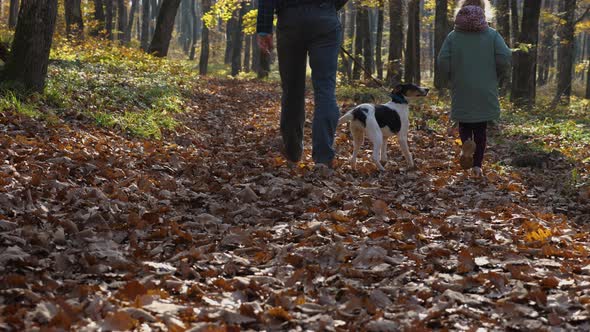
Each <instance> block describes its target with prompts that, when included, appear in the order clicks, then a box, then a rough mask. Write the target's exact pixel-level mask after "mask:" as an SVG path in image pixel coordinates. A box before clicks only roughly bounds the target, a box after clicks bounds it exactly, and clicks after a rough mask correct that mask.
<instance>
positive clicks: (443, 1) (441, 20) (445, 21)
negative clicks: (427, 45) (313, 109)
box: [434, 0, 449, 91]
mask: <svg viewBox="0 0 590 332" xmlns="http://www.w3.org/2000/svg"><path fill="white" fill-rule="evenodd" d="M448 29H449V18H448V0H436V10H435V17H434V58H435V59H436V58H437V57H438V53H439V52H440V49H441V48H442V44H443V42H444V41H445V38H446V37H447V34H448V33H449V30H448ZM443 85H444V82H442V80H441V76H440V73H439V72H438V65H437V63H436V61H434V86H435V87H436V88H437V89H438V90H439V91H442V90H443V89H444V86H443Z"/></svg>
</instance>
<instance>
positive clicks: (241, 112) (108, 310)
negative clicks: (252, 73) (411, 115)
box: [0, 79, 590, 331]
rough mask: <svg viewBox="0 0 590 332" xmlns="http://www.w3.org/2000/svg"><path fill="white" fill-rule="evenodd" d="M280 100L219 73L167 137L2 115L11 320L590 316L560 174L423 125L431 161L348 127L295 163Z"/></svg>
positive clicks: (204, 322) (67, 323) (183, 322)
mask: <svg viewBox="0 0 590 332" xmlns="http://www.w3.org/2000/svg"><path fill="white" fill-rule="evenodd" d="M279 100H280V94H279V91H278V89H277V87H276V85H273V84H270V83H260V82H243V81H228V80H215V79H209V80H204V82H203V84H202V86H201V88H200V91H198V92H197V96H196V97H195V99H194V103H193V104H192V105H190V106H189V110H188V111H187V112H186V113H183V114H180V115H179V116H178V119H179V120H180V121H182V123H183V126H182V128H180V129H179V131H178V133H166V134H165V135H164V137H165V138H164V139H163V140H162V141H149V140H141V139H133V138H129V137H127V136H124V135H120V134H118V133H117V132H113V131H109V130H104V129H97V128H96V127H94V126H91V125H88V124H87V123H86V122H85V121H78V120H76V119H74V120H72V121H68V122H63V121H60V122H58V123H56V124H47V123H40V122H36V121H33V120H28V119H25V118H15V117H14V116H3V117H0V156H2V158H3V160H5V162H4V163H3V165H1V167H0V184H1V185H2V187H0V246H1V248H2V251H1V252H0V263H1V264H0V266H1V267H0V272H1V274H0V312H2V315H1V316H0V317H1V319H0V328H6V329H10V328H12V327H16V329H20V330H26V329H31V328H32V327H33V326H38V325H41V326H55V327H63V328H70V329H73V330H77V331H85V330H88V331H93V330H99V329H100V328H102V329H103V330H127V329H132V328H142V329H143V330H148V328H156V329H157V328H163V329H166V328H167V329H168V330H171V331H182V330H184V329H188V328H193V331H226V330H237V329H236V328H235V327H238V326H239V327H240V328H241V329H243V330H248V329H251V330H289V329H291V328H293V329H294V330H297V329H303V330H311V331H319V330H327V331H331V330H341V331H355V330H369V331H396V330H412V331H416V330H428V329H438V328H442V327H449V328H452V329H457V330H469V329H472V328H477V327H483V328H488V329H490V330H495V329H497V330H505V329H508V328H512V329H516V330H539V329H548V328H550V327H551V326H559V327H562V328H564V329H567V330H576V329H577V330H581V331H582V330H588V329H590V314H589V311H588V309H589V308H588V306H589V304H590V291H589V289H590V260H589V259H588V251H587V250H588V244H589V238H588V237H589V235H588V234H589V233H588V230H589V229H588V228H589V226H588V225H578V224H576V223H572V222H568V220H567V218H566V217H565V216H563V215H558V214H554V213H552V212H551V211H553V209H552V208H551V207H550V206H544V204H545V203H544V202H545V201H544V200H542V199H538V198H537V194H536V193H535V192H534V191H535V190H540V189H538V188H537V189H535V188H530V187H528V186H527V184H523V181H522V178H521V177H520V176H519V175H518V174H516V173H510V172H506V171H504V170H502V169H499V168H494V167H491V168H490V169H488V170H487V178H486V179H485V180H474V179H470V178H468V177H465V176H464V175H463V174H462V172H461V171H460V170H459V169H458V167H457V165H456V160H455V158H456V153H457V150H458V147H457V145H456V143H455V142H454V139H453V138H447V137H444V136H440V135H436V134H433V133H431V132H428V131H421V130H416V131H412V133H411V144H410V146H411V147H410V148H411V150H412V152H413V154H414V156H415V158H416V159H417V161H418V170H416V171H408V170H406V169H405V161H404V160H403V158H402V157H401V155H400V154H399V148H398V146H397V144H393V143H390V146H391V147H390V154H389V155H390V158H391V159H392V160H391V161H390V163H389V164H388V165H387V166H386V169H387V170H386V171H385V172H383V173H382V174H378V173H377V172H376V170H375V167H374V166H373V165H372V163H370V162H369V161H368V159H367V158H366V153H364V154H363V156H362V157H363V159H362V161H361V164H360V165H359V169H358V170H357V171H352V170H351V169H350V168H349V166H348V164H347V160H348V157H349V156H350V153H351V144H350V142H349V141H348V132H347V128H345V127H343V128H339V129H338V135H337V136H338V137H337V149H338V161H337V168H336V172H335V174H334V176H333V177H331V178H321V177H318V176H317V175H315V174H313V171H312V166H313V164H312V163H311V162H310V158H309V152H308V151H307V150H306V156H305V158H304V160H303V161H302V163H300V165H299V166H298V167H296V168H295V169H290V168H288V167H287V166H286V165H285V162H284V160H283V159H282V158H281V157H280V154H279V153H278V150H279V149H278V148H279V147H278V142H279V135H278V107H279V106H278V105H279ZM308 106H310V105H309V103H308ZM308 109H311V107H308ZM307 129H309V128H307ZM309 134H310V133H309V131H307V132H306V137H309V136H310V135H309ZM306 146H307V147H308V146H309V142H307V144H306ZM498 151H501V147H498V149H497V151H496V150H494V149H492V150H491V151H490V155H491V157H490V158H491V159H492V160H495V159H497V158H498V154H499V152H498ZM537 187H538V186H537ZM232 327H234V328H232Z"/></svg>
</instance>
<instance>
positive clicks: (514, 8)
mask: <svg viewBox="0 0 590 332" xmlns="http://www.w3.org/2000/svg"><path fill="white" fill-rule="evenodd" d="M510 20H511V21H512V24H511V26H510V27H511V28H512V29H511V31H512V35H511V36H510V46H512V47H514V45H516V44H517V43H518V35H519V33H520V19H519V18H518V0H510ZM506 39H508V37H506Z"/></svg>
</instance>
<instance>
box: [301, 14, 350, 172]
mask: <svg viewBox="0 0 590 332" xmlns="http://www.w3.org/2000/svg"><path fill="white" fill-rule="evenodd" d="M330 20H332V18H331V17H330V18H325V19H323V22H322V24H323V25H324V26H323V27H321V28H320V29H318V30H319V31H318V32H319V33H317V35H316V36H312V38H311V40H310V41H309V46H308V47H309V64H310V67H311V79H312V82H313V88H314V100H315V112H314V117H313V128H312V141H313V152H312V156H313V160H314V161H315V162H316V163H322V164H330V163H331V162H332V160H333V159H334V156H335V152H334V148H333V145H334V134H335V133H336V126H337V125H338V118H339V116H340V110H339V108H338V105H337V104H336V71H337V69H338V53H339V51H340V45H341V43H342V28H341V26H340V23H339V21H338V18H337V16H336V12H335V10H334V17H333V22H331V21H330ZM326 24H331V28H329V29H325V28H326V26H325V25H326ZM322 30H323V31H322Z"/></svg>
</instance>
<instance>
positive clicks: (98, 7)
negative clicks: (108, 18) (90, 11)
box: [90, 0, 105, 36]
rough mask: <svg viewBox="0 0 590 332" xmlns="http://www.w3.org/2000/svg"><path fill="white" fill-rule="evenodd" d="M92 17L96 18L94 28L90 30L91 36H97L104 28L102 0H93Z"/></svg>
mask: <svg viewBox="0 0 590 332" xmlns="http://www.w3.org/2000/svg"><path fill="white" fill-rule="evenodd" d="M94 19H95V20H96V22H97V24H96V28H95V29H92V31H90V35H91V36H98V35H100V33H101V32H102V31H103V30H104V29H105V17H104V8H103V1H102V0H94Z"/></svg>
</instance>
